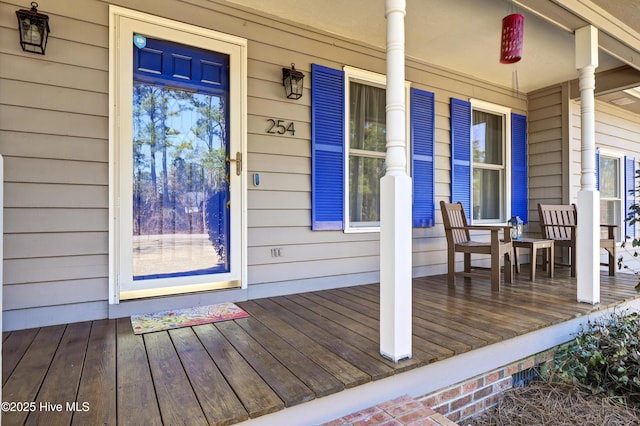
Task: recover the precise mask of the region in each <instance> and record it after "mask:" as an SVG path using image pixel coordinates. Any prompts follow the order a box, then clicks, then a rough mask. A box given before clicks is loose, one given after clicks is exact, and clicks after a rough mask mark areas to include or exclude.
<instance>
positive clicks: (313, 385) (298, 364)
mask: <svg viewBox="0 0 640 426" xmlns="http://www.w3.org/2000/svg"><path fill="white" fill-rule="evenodd" d="M238 325H240V327H242V328H243V329H244V330H245V331H246V332H247V333H248V334H249V335H250V336H251V337H252V338H253V339H255V340H256V341H259V342H262V345H263V346H264V348H265V349H266V350H268V351H269V353H271V355H273V356H274V357H275V358H276V359H277V360H278V361H280V362H281V363H282V364H283V365H284V366H285V367H286V368H287V369H288V370H289V371H291V372H292V373H293V374H295V376H296V377H297V378H298V379H299V380H301V381H302V382H303V383H304V384H305V385H306V386H307V387H309V389H311V390H312V391H313V393H314V395H315V396H316V397H323V396H327V395H330V394H332V393H335V392H338V391H341V390H342V389H344V385H343V384H342V383H341V382H340V381H339V380H338V379H336V378H335V377H334V376H333V375H332V374H330V373H329V372H327V371H326V370H324V369H323V368H321V367H320V366H319V365H318V364H316V363H315V362H313V361H311V360H310V359H309V358H307V357H306V356H304V355H303V354H302V353H301V352H300V351H298V349H296V348H295V347H293V346H291V345H290V344H289V343H287V342H286V341H285V340H284V339H282V338H281V337H280V336H278V335H277V334H276V333H274V332H273V331H271V330H270V329H269V328H267V327H266V326H265V325H263V324H262V323H261V322H260V321H258V320H256V319H255V318H246V319H243V320H242V321H238Z"/></svg>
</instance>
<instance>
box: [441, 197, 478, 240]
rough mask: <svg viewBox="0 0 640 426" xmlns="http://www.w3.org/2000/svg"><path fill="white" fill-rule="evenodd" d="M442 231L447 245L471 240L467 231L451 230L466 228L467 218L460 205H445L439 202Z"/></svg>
mask: <svg viewBox="0 0 640 426" xmlns="http://www.w3.org/2000/svg"><path fill="white" fill-rule="evenodd" d="M440 209H441V211H442V220H443V222H444V231H445V234H446V236H447V242H448V244H459V243H464V242H467V241H469V240H470V239H471V237H470V235H469V230H468V229H451V228H452V227H454V228H456V227H462V226H467V216H466V215H465V213H464V207H462V203H460V202H458V203H445V202H444V201H440Z"/></svg>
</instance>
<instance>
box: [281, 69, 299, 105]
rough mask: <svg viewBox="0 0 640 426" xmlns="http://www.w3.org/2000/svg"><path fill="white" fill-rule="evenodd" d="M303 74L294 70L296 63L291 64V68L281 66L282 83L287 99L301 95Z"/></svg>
mask: <svg viewBox="0 0 640 426" xmlns="http://www.w3.org/2000/svg"><path fill="white" fill-rule="evenodd" d="M303 79H304V74H302V73H301V72H300V71H298V70H296V64H293V63H292V64H291V69H289V68H282V85H283V86H284V91H285V93H286V95H287V98H289V99H300V98H301V97H302V80H303Z"/></svg>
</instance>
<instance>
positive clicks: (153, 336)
mask: <svg viewBox="0 0 640 426" xmlns="http://www.w3.org/2000/svg"><path fill="white" fill-rule="evenodd" d="M144 343H145V347H146V348H147V356H148V358H149V367H150V368H151V376H152V377H153V384H154V388H155V391H156V397H157V399H158V405H159V406H160V415H161V416H162V422H163V423H164V424H165V425H167V424H169V425H173V424H188V425H194V426H197V425H206V424H208V422H207V419H206V417H205V415H204V413H203V412H202V409H201V408H200V404H199V403H198V398H196V394H195V393H194V391H193V388H192V387H191V384H190V382H189V379H188V378H187V374H186V373H185V372H184V369H183V368H182V365H181V362H180V358H179V357H178V354H177V353H176V351H175V348H174V346H173V344H172V342H171V337H169V334H168V333H148V334H145V335H144Z"/></svg>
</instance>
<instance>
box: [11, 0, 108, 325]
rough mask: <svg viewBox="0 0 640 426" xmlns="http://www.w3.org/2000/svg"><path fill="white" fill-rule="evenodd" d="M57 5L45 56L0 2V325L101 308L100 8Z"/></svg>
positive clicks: (78, 316)
mask: <svg viewBox="0 0 640 426" xmlns="http://www.w3.org/2000/svg"><path fill="white" fill-rule="evenodd" d="M61 3H66V2H57V3H56V4H51V5H47V7H46V13H48V14H49V15H50V16H51V15H53V16H55V20H56V23H57V25H56V27H55V29H54V31H55V34H53V33H52V34H53V35H52V37H51V38H50V40H49V46H48V49H47V53H46V55H45V56H39V55H31V54H28V53H23V52H22V51H20V50H19V46H17V43H16V42H15V40H16V39H17V33H16V29H15V22H14V21H15V18H14V17H12V16H15V15H14V13H15V9H16V6H15V5H13V4H7V3H4V2H1V3H0V16H2V18H0V39H2V41H0V93H1V94H2V95H1V97H0V153H2V155H3V156H4V161H5V176H4V178H5V211H4V218H5V224H4V231H5V236H4V301H3V302H4V303H3V305H4V306H3V309H4V311H5V313H4V326H5V328H29V327H33V326H36V325H40V324H43V323H44V324H46V323H52V322H54V323H61V322H65V321H80V320H85V319H95V318H104V317H106V316H107V315H108V314H107V298H108V297H107V293H108V284H107V270H108V268H107V265H108V258H107V257H108V243H107V239H108V234H107V228H108V221H107V217H108V203H109V199H108V140H107V138H108V127H107V123H108V56H107V52H108V49H107V44H108V36H107V35H108V26H107V19H108V15H107V14H106V12H107V10H108V9H107V6H106V5H105V4H101V3H99V2H84V3H83V7H82V8H80V7H78V4H76V5H75V6H73V7H69V5H64V4H61ZM58 7H59V8H60V9H57V8H58ZM63 9H64V10H68V11H69V12H70V13H71V14H72V15H73V14H76V16H75V17H68V16H64V14H65V12H64V11H63ZM94 13H95V18H98V21H97V22H96V21H95V20H94V22H91V19H89V15H94ZM100 16H102V18H100ZM81 34H82V36H80V35H81ZM52 319H53V320H52Z"/></svg>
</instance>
